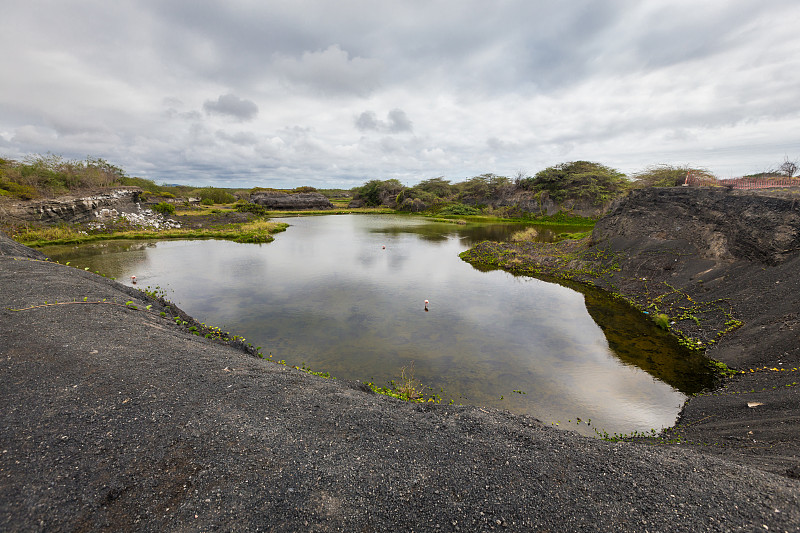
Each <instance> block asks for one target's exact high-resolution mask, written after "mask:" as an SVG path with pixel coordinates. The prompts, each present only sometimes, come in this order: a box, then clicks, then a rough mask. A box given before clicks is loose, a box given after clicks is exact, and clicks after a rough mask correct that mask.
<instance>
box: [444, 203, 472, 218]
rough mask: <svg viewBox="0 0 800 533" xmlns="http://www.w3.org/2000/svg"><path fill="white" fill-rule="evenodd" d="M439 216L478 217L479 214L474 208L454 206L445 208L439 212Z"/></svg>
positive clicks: (461, 205) (460, 205) (462, 205)
mask: <svg viewBox="0 0 800 533" xmlns="http://www.w3.org/2000/svg"><path fill="white" fill-rule="evenodd" d="M439 214H440V215H456V216H463V215H480V214H481V212H480V211H479V210H478V209H475V208H474V207H470V206H468V205H464V204H454V205H450V206H447V207H445V208H444V209H442V210H441V211H439Z"/></svg>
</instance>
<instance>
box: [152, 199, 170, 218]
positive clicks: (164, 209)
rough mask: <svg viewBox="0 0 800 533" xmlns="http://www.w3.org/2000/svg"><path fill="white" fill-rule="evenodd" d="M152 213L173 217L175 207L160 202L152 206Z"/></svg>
mask: <svg viewBox="0 0 800 533" xmlns="http://www.w3.org/2000/svg"><path fill="white" fill-rule="evenodd" d="M153 211H154V212H156V213H161V214H162V215H167V216H168V215H174V214H175V206H174V205H172V204H170V203H167V202H161V203H158V204H156V205H154V206H153Z"/></svg>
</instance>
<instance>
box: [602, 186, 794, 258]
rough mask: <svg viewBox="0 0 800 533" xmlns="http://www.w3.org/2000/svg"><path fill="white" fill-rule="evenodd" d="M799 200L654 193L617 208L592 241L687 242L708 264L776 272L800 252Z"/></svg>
mask: <svg viewBox="0 0 800 533" xmlns="http://www.w3.org/2000/svg"><path fill="white" fill-rule="evenodd" d="M797 200H798V198H791V197H784V198H779V197H771V196H766V195H763V194H757V193H753V192H748V191H733V190H727V189H722V188H718V187H717V188H708V189H700V188H688V187H687V188H681V187H672V188H657V187H651V188H646V189H640V190H636V191H633V192H631V194H629V195H628V196H626V197H625V198H623V199H621V200H619V201H618V202H616V203H615V205H614V206H613V207H612V208H611V210H610V211H609V213H608V214H607V215H606V216H605V217H603V218H602V219H601V220H600V221H598V222H597V225H596V226H595V228H594V232H593V235H592V237H593V240H594V241H595V242H600V241H604V240H607V239H625V240H647V241H653V242H664V241H686V242H688V243H690V244H691V245H692V247H693V248H694V249H695V250H697V251H698V253H699V254H700V256H701V257H703V258H705V259H712V260H715V261H733V260H746V261H756V262H759V263H762V264H765V265H772V266H774V265H777V264H779V263H782V262H783V261H785V260H786V259H787V258H788V257H790V256H792V255H795V254H796V253H797V252H798V251H800V209H798V207H800V202H798V201H797Z"/></svg>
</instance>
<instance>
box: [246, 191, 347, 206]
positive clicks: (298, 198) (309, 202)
mask: <svg viewBox="0 0 800 533" xmlns="http://www.w3.org/2000/svg"><path fill="white" fill-rule="evenodd" d="M250 201H251V202H252V203H254V204H258V205H263V206H264V207H266V208H267V209H286V210H298V209H333V204H332V203H331V202H330V200H328V199H327V198H326V197H325V196H324V195H322V194H320V193H318V192H301V193H294V194H288V193H285V192H280V191H261V192H255V193H253V194H251V195H250Z"/></svg>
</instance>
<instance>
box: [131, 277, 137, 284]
mask: <svg viewBox="0 0 800 533" xmlns="http://www.w3.org/2000/svg"><path fill="white" fill-rule="evenodd" d="M131 282H132V283H133V284H134V285H135V284H136V276H131Z"/></svg>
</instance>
